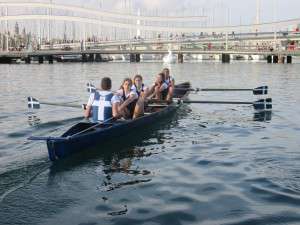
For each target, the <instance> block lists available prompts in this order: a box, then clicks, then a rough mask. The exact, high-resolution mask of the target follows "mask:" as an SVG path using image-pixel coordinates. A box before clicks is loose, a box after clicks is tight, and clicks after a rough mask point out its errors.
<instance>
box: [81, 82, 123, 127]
mask: <svg viewBox="0 0 300 225" xmlns="http://www.w3.org/2000/svg"><path fill="white" fill-rule="evenodd" d="M114 104H116V98H115V97H114V94H113V93H112V92H111V79H110V78H109V77H104V78H102V80H101V89H100V90H96V91H95V92H94V93H92V94H91V95H90V98H89V100H88V103H87V106H86V110H85V111H84V117H85V118H89V117H90V116H92V121H93V122H103V121H107V120H109V119H113V117H116V116H117V111H116V110H113V105H114Z"/></svg>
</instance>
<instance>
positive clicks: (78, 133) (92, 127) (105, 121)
mask: <svg viewBox="0 0 300 225" xmlns="http://www.w3.org/2000/svg"><path fill="white" fill-rule="evenodd" d="M113 119H114V117H110V118H108V119H107V120H104V121H103V122H99V123H97V124H95V125H94V126H91V127H89V128H87V129H85V130H82V131H80V132H77V133H75V134H72V135H71V136H68V137H67V138H68V139H71V138H73V137H76V136H78V135H80V134H83V133H85V132H87V131H89V130H92V129H94V128H96V127H98V126H100V125H102V124H105V123H107V122H108V121H111V120H113Z"/></svg>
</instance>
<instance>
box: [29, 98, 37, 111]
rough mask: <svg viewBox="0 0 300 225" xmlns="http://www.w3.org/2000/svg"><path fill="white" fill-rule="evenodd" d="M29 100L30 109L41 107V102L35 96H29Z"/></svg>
mask: <svg viewBox="0 0 300 225" xmlns="http://www.w3.org/2000/svg"><path fill="white" fill-rule="evenodd" d="M27 101H28V108H30V109H39V108H40V103H39V101H38V100H37V99H35V98H33V97H28V98H27Z"/></svg>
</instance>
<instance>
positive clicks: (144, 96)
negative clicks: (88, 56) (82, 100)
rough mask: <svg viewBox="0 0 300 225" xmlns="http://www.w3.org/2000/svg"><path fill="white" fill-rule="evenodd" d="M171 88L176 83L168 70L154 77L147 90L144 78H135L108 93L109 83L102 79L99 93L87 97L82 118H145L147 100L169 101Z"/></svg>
mask: <svg viewBox="0 0 300 225" xmlns="http://www.w3.org/2000/svg"><path fill="white" fill-rule="evenodd" d="M174 85H175V81H174V79H173V78H172V77H171V76H170V70H169V69H168V68H164V69H163V70H162V72H160V73H158V74H157V76H156V78H155V82H154V84H153V85H152V86H150V87H147V86H146V85H145V84H144V83H143V77H142V76H141V75H139V74H138V75H135V76H134V77H133V79H131V78H125V79H124V80H123V82H122V84H121V86H120V88H119V90H117V91H115V92H113V91H112V90H111V88H112V81H111V79H110V78H109V77H104V78H102V80H101V85H100V89H97V90H96V91H95V92H94V93H92V94H91V95H90V97H89V100H88V103H87V106H86V109H85V112H84V116H85V118H90V117H91V118H92V121H93V122H107V121H110V120H113V119H120V118H124V119H135V118H138V117H140V116H143V115H144V110H145V104H146V103H147V101H148V100H149V99H157V100H166V101H171V100H172V97H173V92H174Z"/></svg>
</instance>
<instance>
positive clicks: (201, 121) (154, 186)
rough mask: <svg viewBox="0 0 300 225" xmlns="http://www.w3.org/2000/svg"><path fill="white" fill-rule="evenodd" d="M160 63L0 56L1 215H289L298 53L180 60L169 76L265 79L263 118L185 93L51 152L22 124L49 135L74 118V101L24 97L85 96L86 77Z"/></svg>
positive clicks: (43, 220)
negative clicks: (267, 109) (119, 128)
mask: <svg viewBox="0 0 300 225" xmlns="http://www.w3.org/2000/svg"><path fill="white" fill-rule="evenodd" d="M161 69H162V65H161V64H159V63H141V64H127V63H103V64H96V63H95V64H54V65H47V64H44V65H1V70H0V77H1V79H0V90H1V93H0V94H1V98H0V111H1V115H0V127H1V129H0V221H1V222H0V223H1V224H13V225H16V224H70V225H74V224H78V225H87V224H89V225H94V224H118V225H120V224H147V225H150V224H151V225H152V224H153V225H154V224H174V225H177V224H209V225H211V224H224V225H229V224H239V225H242V224H243V225H245V224H264V225H265V224H268V225H269V224H300V175H299V174H300V163H299V160H300V149H299V146H300V141H299V134H300V119H299V114H300V106H299V102H300V101H299V100H300V89H299V85H300V78H299V71H300V64H296V63H295V64H292V65H268V64H265V63H245V62H243V63H232V64H228V65H224V64H220V63H213V62H207V63H185V64H182V65H177V64H175V65H172V73H173V76H174V77H175V78H176V81H177V82H180V81H186V80H189V81H192V84H193V86H194V87H200V88H209V87H231V88H254V87H257V86H260V85H264V84H267V85H269V88H270V96H271V97H272V98H273V102H274V104H273V107H274V110H273V113H272V119H271V120H269V121H256V120H255V119H254V111H253V109H252V108H251V107H249V106H230V105H227V106H222V105H217V106H216V105H198V104H193V105H188V106H185V107H184V108H182V109H180V110H179V111H178V113H177V114H176V116H175V117H173V118H169V120H166V121H164V122H162V123H159V124H157V125H154V126H151V127H145V129H144V131H143V132H142V131H136V132H134V133H133V134H131V135H129V136H126V137H125V138H123V139H122V138H121V139H120V140H119V139H118V141H115V142H114V143H112V144H111V145H105V146H100V147H98V149H95V150H93V151H92V152H89V153H82V154H79V155H76V156H74V157H71V158H70V159H67V160H62V161H60V162H58V163H56V164H52V163H51V162H49V160H48V156H47V149H46V145H45V144H44V143H42V142H31V141H28V140H27V137H29V136H31V135H39V136H42V135H47V136H49V135H52V136H55V135H59V134H61V133H62V132H64V131H65V130H66V129H67V128H68V127H70V126H71V125H73V124H75V123H76V122H78V121H80V119H81V111H80V110H78V109H71V108H62V107H53V106H52V107H50V106H42V107H41V109H40V110H36V111H29V110H28V109H27V108H26V107H27V102H26V97H27V96H34V97H36V98H38V99H39V100H40V101H42V100H43V101H53V102H73V103H75V104H76V103H78V104H81V103H85V102H86V101H87V98H88V94H87V93H86V92H85V84H86V83H87V82H89V81H91V82H93V83H94V84H97V83H98V82H99V81H98V80H99V79H100V78H101V77H102V76H112V77H113V79H114V81H113V86H114V89H116V88H117V87H118V86H119V84H120V82H121V80H122V79H123V78H124V77H126V76H129V75H133V74H134V73H141V74H143V75H144V77H145V79H146V83H148V84H151V83H152V82H153V76H154V75H155V74H156V73H157V72H158V71H160V70H161ZM190 98H191V99H199V100H242V101H254V100H256V97H254V96H252V95H251V93H248V92H243V93H227V92H226V93H212V92H210V93H204V92H200V93H198V94H191V95H190Z"/></svg>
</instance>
